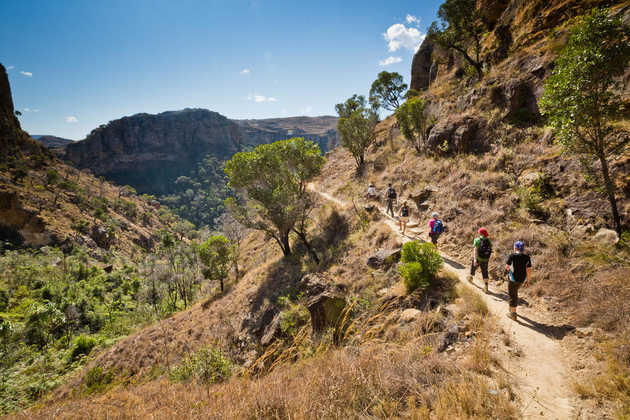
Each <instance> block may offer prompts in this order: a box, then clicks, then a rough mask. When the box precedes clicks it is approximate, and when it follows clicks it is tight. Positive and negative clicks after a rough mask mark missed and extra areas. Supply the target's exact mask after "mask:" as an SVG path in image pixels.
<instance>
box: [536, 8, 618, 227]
mask: <svg viewBox="0 0 630 420" xmlns="http://www.w3.org/2000/svg"><path fill="white" fill-rule="evenodd" d="M629 60H630V27H629V26H628V25H626V24H624V23H622V21H621V19H620V18H613V17H610V16H609V13H608V11H607V10H594V11H592V12H591V13H589V14H588V15H586V16H584V17H583V18H582V20H581V21H580V22H579V23H577V24H576V25H575V26H574V27H573V29H572V30H571V35H570V38H569V41H568V43H567V45H566V47H565V48H564V49H563V50H562V52H561V53H560V56H559V57H558V59H557V60H556V67H555V69H554V70H553V74H552V75H551V76H550V77H549V78H548V79H547V80H546V81H545V91H544V94H543V97H542V99H541V101H540V108H541V111H542V113H543V114H544V115H545V116H546V117H547V119H548V122H549V124H550V125H551V126H552V127H553V128H554V130H555V132H556V141H557V142H558V143H559V144H560V145H562V147H563V148H564V150H565V151H567V152H570V153H574V154H576V155H578V156H579V157H580V161H581V162H582V164H583V168H584V169H585V171H586V172H587V174H593V173H595V171H594V170H593V167H592V162H593V161H597V162H599V165H600V172H601V182H602V183H603V186H604V188H605V190H606V193H607V195H608V200H609V201H610V207H611V211H612V217H613V221H614V224H615V229H616V230H617V232H619V233H621V219H620V217H619V211H618V209H617V200H616V197H615V193H616V187H615V183H614V181H613V179H612V176H611V168H610V160H611V159H613V158H615V157H616V156H619V155H620V154H621V153H622V152H623V151H624V150H625V149H626V147H627V145H628V142H629V141H630V136H629V135H628V132H627V131H625V130H623V129H622V128H620V127H618V126H617V125H616V124H615V120H616V118H618V116H619V115H620V112H621V111H622V110H623V101H622V99H621V97H620V95H619V94H617V93H616V92H618V91H619V90H615V89H614V88H615V87H616V86H617V84H618V81H617V79H616V77H617V76H620V75H622V74H623V73H624V69H625V68H626V66H627V64H628V61H629Z"/></svg>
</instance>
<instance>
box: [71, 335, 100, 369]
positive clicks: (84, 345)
mask: <svg viewBox="0 0 630 420" xmlns="http://www.w3.org/2000/svg"><path fill="white" fill-rule="evenodd" d="M95 346H96V339H95V338H93V337H88V336H85V335H80V336H78V337H77V339H76V340H75V341H74V346H73V347H72V350H71V351H70V355H69V356H68V363H72V362H74V361H75V360H77V359H78V358H79V356H82V355H86V356H87V355H88V354H90V352H91V351H92V349H93V348H94V347H95Z"/></svg>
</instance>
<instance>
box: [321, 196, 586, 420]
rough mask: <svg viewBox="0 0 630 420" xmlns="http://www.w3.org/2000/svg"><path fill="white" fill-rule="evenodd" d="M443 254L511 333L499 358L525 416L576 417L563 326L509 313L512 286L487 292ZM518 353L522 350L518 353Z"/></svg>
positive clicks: (527, 313)
mask: <svg viewBox="0 0 630 420" xmlns="http://www.w3.org/2000/svg"><path fill="white" fill-rule="evenodd" d="M311 189H312V190H313V191H315V192H317V193H318V194H320V195H321V196H322V197H324V198H325V199H327V200H329V201H332V202H334V203H336V204H337V205H339V206H341V207H342V208H345V207H349V206H350V205H351V204H349V203H345V202H343V201H342V200H339V199H337V198H335V197H333V196H331V195H330V194H327V193H325V192H320V191H317V190H316V189H315V188H314V187H313V186H312V185H311ZM379 210H380V211H381V213H383V215H384V218H385V219H384V221H385V223H386V224H387V225H388V226H389V227H390V228H391V229H392V231H393V232H395V233H396V234H397V235H399V236H400V237H401V239H402V241H403V243H404V242H408V241H411V240H421V241H423V240H424V239H423V238H422V237H421V235H422V236H425V235H426V233H425V231H424V230H418V228H412V229H408V230H407V234H406V235H405V236H403V235H402V234H401V233H400V232H399V228H398V222H397V221H396V220H394V219H392V218H390V217H389V216H387V215H385V213H384V209H382V208H379ZM440 254H441V255H442V257H443V258H444V262H445V267H446V268H447V269H448V270H449V271H451V272H453V273H454V274H456V275H457V277H458V278H459V280H460V282H461V283H462V284H464V285H465V286H466V287H469V288H471V289H472V290H474V291H475V292H476V293H478V294H479V296H481V298H482V299H483V300H484V301H485V302H486V304H487V305H488V308H489V310H490V312H491V313H492V314H493V315H495V318H496V320H497V324H498V326H499V327H500V328H501V329H503V331H505V333H506V334H507V335H508V336H509V338H510V343H511V344H510V347H509V348H512V349H517V351H516V352H515V351H513V352H508V351H507V349H509V348H508V347H504V348H501V349H500V350H499V353H500V354H498V357H499V359H500V361H501V364H502V366H503V368H505V369H506V371H507V372H508V373H509V374H510V375H512V376H513V378H514V380H515V384H516V388H517V389H518V391H519V392H518V394H519V397H520V399H521V402H522V406H521V409H522V414H523V418H546V419H568V418H573V417H576V416H577V413H576V410H575V409H574V407H576V405H575V404H574V402H575V401H576V400H575V398H576V396H575V395H574V393H573V392H572V390H571V386H570V383H569V380H568V374H569V370H570V369H569V367H568V362H567V360H566V357H565V356H564V349H563V348H562V346H561V344H560V341H559V340H558V339H559V338H562V337H563V336H564V334H566V332H567V331H566V330H565V329H563V327H554V326H551V325H547V324H545V323H543V322H540V321H535V320H536V319H540V318H541V316H540V314H537V313H536V312H534V311H532V310H529V309H528V308H526V307H525V308H524V307H519V318H518V320H517V321H516V322H515V321H512V320H511V319H509V318H508V317H507V316H506V315H507V313H508V304H507V301H506V299H507V293H506V291H505V289H506V288H507V286H506V285H505V284H503V287H501V289H499V288H498V287H496V286H495V285H493V284H492V282H491V284H490V287H489V289H490V293H489V294H485V293H483V291H482V289H481V288H482V286H483V283H482V280H481V278H480V274H477V276H476V277H475V283H473V284H471V283H469V282H468V281H467V279H466V278H467V276H468V274H469V268H468V267H465V266H463V265H462V264H459V263H458V262H456V261H454V260H453V259H452V258H450V257H449V256H448V255H446V254H444V253H443V252H440ZM514 353H517V354H514Z"/></svg>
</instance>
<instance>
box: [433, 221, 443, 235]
mask: <svg viewBox="0 0 630 420" xmlns="http://www.w3.org/2000/svg"><path fill="white" fill-rule="evenodd" d="M432 232H433V233H437V234H438V235H440V234H441V233H442V232H444V223H442V221H441V220H436V221H435V223H433V229H432Z"/></svg>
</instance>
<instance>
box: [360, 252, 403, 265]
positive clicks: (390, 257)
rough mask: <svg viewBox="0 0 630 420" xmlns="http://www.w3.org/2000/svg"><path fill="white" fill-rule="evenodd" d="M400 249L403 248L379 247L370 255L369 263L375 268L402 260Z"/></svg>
mask: <svg viewBox="0 0 630 420" xmlns="http://www.w3.org/2000/svg"><path fill="white" fill-rule="evenodd" d="M400 251H401V248H398V249H379V250H378V251H376V253H375V254H374V255H371V256H370V257H368V260H367V265H368V266H370V267H371V268H374V269H377V268H383V267H387V266H390V265H392V264H394V263H396V262H398V261H399V260H400Z"/></svg>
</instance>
